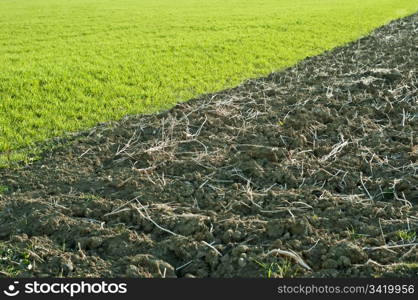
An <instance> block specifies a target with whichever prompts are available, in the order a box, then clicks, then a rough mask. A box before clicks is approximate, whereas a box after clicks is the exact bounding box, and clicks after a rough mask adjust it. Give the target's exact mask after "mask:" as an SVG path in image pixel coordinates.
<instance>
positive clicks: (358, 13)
mask: <svg viewBox="0 0 418 300" xmlns="http://www.w3.org/2000/svg"><path fill="white" fill-rule="evenodd" d="M417 10H418V2H417V1H416V0H241V1H239V0H176V1H173V0H120V1H116V0H0V153H3V154H4V153H9V152H10V151H12V150H16V149H22V148H25V147H28V146H30V145H33V143H34V142H39V141H44V140H46V139H48V138H51V137H54V136H59V135H63V134H64V133H65V132H70V131H76V130H80V129H83V128H88V127H89V126H94V125H95V124H96V123H97V122H102V121H107V120H115V119H118V118H121V117H122V116H124V115H127V114H136V113H149V112H155V111H160V110H162V109H167V108H169V107H170V106H172V105H173V104H175V103H177V102H179V101H184V100H187V99H189V98H191V97H194V96H197V95H199V94H202V93H206V92H213V91H216V90H221V89H224V88H227V87H231V86H234V85H237V84H239V83H240V82H242V81H243V80H245V79H246V78H250V77H256V76H261V75H265V74H267V73H270V72H271V71H274V70H278V69H281V68H284V67H287V66H290V65H292V64H294V63H296V62H297V61H298V60H301V59H303V58H305V57H306V56H311V55H315V54H318V53H321V52H323V51H324V50H326V49H330V48H333V47H335V46H338V45H341V44H343V43H346V42H348V41H351V40H353V39H355V38H358V37H359V36H361V35H364V34H366V33H367V32H369V31H371V30H372V29H374V28H376V27H378V26H380V25H383V24H385V23H387V22H388V21H390V20H391V19H395V18H399V17H402V16H406V15H408V14H411V13H413V12H415V11H417Z"/></svg>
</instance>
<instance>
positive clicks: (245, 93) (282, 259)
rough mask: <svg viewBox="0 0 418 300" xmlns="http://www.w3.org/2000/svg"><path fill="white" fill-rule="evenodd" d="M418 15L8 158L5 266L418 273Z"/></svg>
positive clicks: (102, 272)
mask: <svg viewBox="0 0 418 300" xmlns="http://www.w3.org/2000/svg"><path fill="white" fill-rule="evenodd" d="M417 72H418V15H413V16H410V17H408V18H405V19H402V20H397V21H394V22H392V23H390V24H389V25H387V26H384V27H382V28H379V29H378V30H376V31H375V32H374V33H372V34H371V35H369V36H367V37H364V38H362V39H360V40H358V41H356V42H353V43H351V44H349V45H347V46H344V47H341V48H337V49H334V50H333V51H330V52H327V53H324V54H323V55H320V56H317V57H311V58H307V59H306V60H304V61H302V62H300V63H299V64H297V65H296V66H294V67H292V68H289V69H286V70H284V71H281V72H277V73H273V74H271V75H269V76H268V77H266V78H261V79H254V80H249V81H247V82H245V83H243V84H242V85H240V86H238V87H236V88H233V89H230V90H226V91H223V92H220V93H216V94H211V95H204V96H202V97H200V98H199V99H194V100H191V101H189V102H186V103H182V104H179V105H177V106H176V107H174V108H173V109H171V110H169V111H166V112H163V113H161V114H157V115H145V116H144V115H143V116H129V117H126V118H125V119H123V120H121V121H119V122H110V123H106V124H101V125H99V126H98V127H96V128H94V129H92V130H89V131H86V132H82V133H79V134H77V135H76V136H74V137H73V138H72V140H71V141H67V142H66V143H62V144H61V146H57V148H56V149H55V150H53V151H47V152H45V153H44V154H43V157H42V159H40V160H38V161H36V162H34V163H32V164H31V165H29V166H22V167H21V168H17V169H2V170H0V186H1V191H2V192H0V193H1V194H2V196H0V258H1V259H0V276H36V277H51V276H64V277H78V276H89V277H91V276H96V277H99V276H100V277H116V276H122V277H267V276H271V277H373V276H376V277H378V276H394V277H418V248H417V242H418V241H417V239H416V236H417V229H418V206H417V205H418V174H417V170H418V134H417V132H418V106H417V104H418V73H417Z"/></svg>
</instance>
